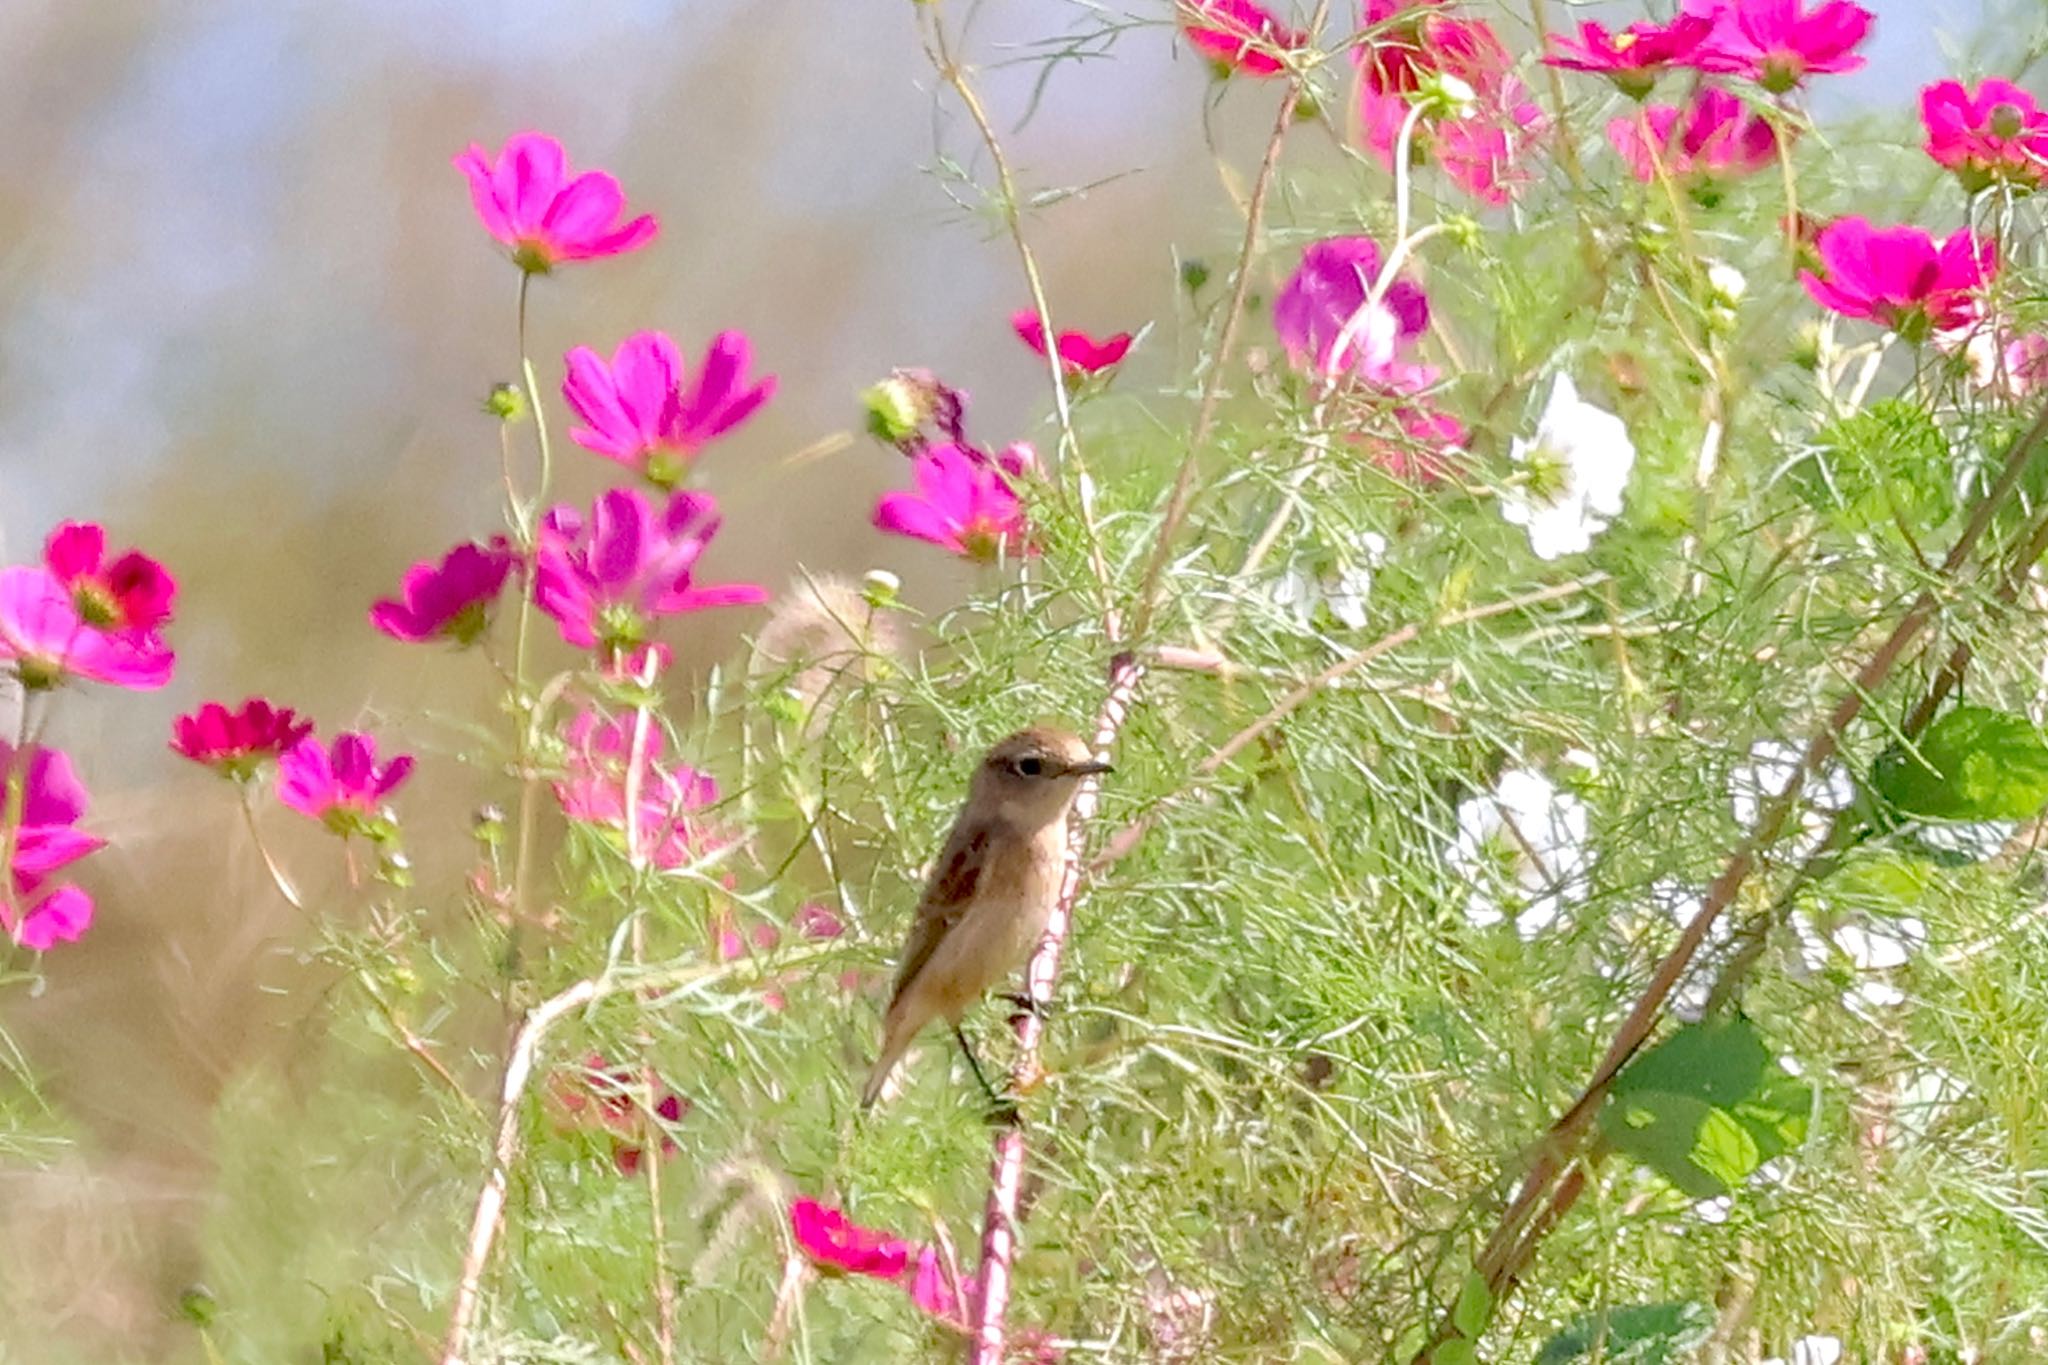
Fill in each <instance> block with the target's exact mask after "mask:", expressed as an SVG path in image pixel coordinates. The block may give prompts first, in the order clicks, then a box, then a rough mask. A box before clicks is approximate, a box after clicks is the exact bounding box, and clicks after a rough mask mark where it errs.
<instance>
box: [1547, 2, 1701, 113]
mask: <svg viewBox="0 0 2048 1365" xmlns="http://www.w3.org/2000/svg"><path fill="white" fill-rule="evenodd" d="M1713 29H1714V21H1713V20H1711V19H1708V18H1706V17H1705V16H1703V15H1698V14H1681V15H1679V16H1678V17H1677V18H1676V19H1673V20H1672V21H1671V22H1670V23H1668V24H1652V23H1634V24H1630V25H1629V26H1628V27H1627V28H1626V29H1624V30H1622V31H1621V32H1620V33H1610V32H1608V30H1607V25H1605V24H1596V23H1593V22H1592V21H1590V20H1588V21H1586V22H1583V23H1581V24H1580V25H1579V36H1578V37H1577V38H1576V39H1573V38H1567V37H1565V36H1564V35H1563V34H1560V33H1553V34H1551V35H1550V51H1549V53H1548V54H1547V55H1545V57H1544V58H1543V61H1544V63H1545V65H1548V66H1558V67H1563V68H1564V69H1565V70H1567V71H1590V72H1593V73H1594V74H1595V75H1600V76H1605V77H1607V79H1609V80H1611V81H1613V82H1614V83H1615V85H1617V86H1619V87H1620V88H1621V90H1622V92H1623V93H1624V94H1626V95H1628V97H1629V98H1631V99H1638V100H1639V99H1641V98H1643V97H1644V96H1645V95H1647V94H1649V93H1650V88H1651V87H1652V86H1654V85H1655V84H1656V83H1657V78H1658V77H1659V76H1661V75H1663V74H1664V73H1665V72H1666V71H1668V70H1670V69H1671V68H1672V67H1674V66H1682V65H1684V64H1685V62H1686V61H1687V60H1688V59H1689V58H1690V57H1691V56H1692V54H1693V51H1694V49H1696V48H1698V47H1699V45H1700V43H1701V41H1702V40H1703V39H1705V38H1706V36H1707V35H1708V34H1709V33H1711V32H1713Z"/></svg>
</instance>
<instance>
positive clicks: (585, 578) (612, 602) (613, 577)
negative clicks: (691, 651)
mask: <svg viewBox="0 0 2048 1365" xmlns="http://www.w3.org/2000/svg"><path fill="white" fill-rule="evenodd" d="M718 526H719V516H718V501H717V499H715V498H713V497H712V496H711V495H710V494H709V493H689V492H682V493H674V494H671V495H670V496H669V497H668V499H667V500H666V501H665V502H663V503H662V504H660V505H659V506H657V505H656V503H655V502H654V500H653V499H651V498H649V497H648V495H647V494H645V493H643V492H641V491H640V490H639V489H637V488H614V489H612V490H611V491H609V492H607V493H602V494H600V495H599V496H598V499H597V501H596V503H594V504H593V505H592V506H591V509H590V517H589V520H588V521H587V522H586V521H585V519H584V517H583V514H582V513H581V512H579V511H578V510H577V509H576V508H574V507H570V506H567V505H563V506H560V507H557V508H555V509H554V510H552V511H550V512H549V513H548V514H547V515H546V516H544V517H542V518H541V523H540V534H539V540H538V544H537V545H536V546H535V549H534V572H533V600H534V603H535V605H537V606H538V607H539V608H540V609H541V610H542V611H544V612H546V613H547V614H548V615H549V616H552V617H554V618H555V625H556V626H557V628H559V629H560V630H561V632H562V638H563V639H564V640H567V641H568V642H569V643H570V644H572V645H575V646H577V647H578V648H581V649H597V650H601V651H603V652H604V653H605V655H606V656H607V657H610V656H612V655H616V654H619V653H628V652H631V651H632V650H635V649H637V648H638V647H639V646H641V645H643V644H645V643H646V642H647V637H648V632H649V631H650V630H652V629H653V627H654V622H655V620H656V618H658V617H662V616H674V615H678V614H680V613H683V612H689V611H702V610H704V609H705V608H707V607H728V606H745V605H748V604H750V603H754V602H765V601H767V600H768V593H767V590H766V589H764V588H762V587H760V586H758V585H756V584H753V583H716V584H711V585H709V586H704V585H700V584H698V583H697V582H696V581H695V578H694V576H693V575H694V570H695V569H696V565H697V559H698V557H699V556H701V555H702V554H703V553H704V550H705V547H706V546H708V545H710V543H711V539H712V537H713V536H715V535H717V534H718Z"/></svg>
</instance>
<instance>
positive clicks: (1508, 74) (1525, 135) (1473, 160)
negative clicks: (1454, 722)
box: [1351, 0, 1546, 205]
mask: <svg viewBox="0 0 2048 1365" xmlns="http://www.w3.org/2000/svg"><path fill="white" fill-rule="evenodd" d="M1362 17H1363V19H1364V22H1365V24H1366V25H1367V26H1368V28H1369V29H1370V31H1371V33H1372V37H1371V38H1370V39H1369V40H1367V41H1366V42H1363V43H1360V44H1358V45H1356V46H1354V47H1353V48H1352V49H1351V59H1352V61H1353V62H1354V63H1355V64H1356V65H1357V67H1358V69H1359V82H1358V112H1359V123H1360V128H1361V131H1362V133H1363V135H1364V139H1365V147H1366V150H1367V151H1369V152H1370V153H1372V155H1373V156H1374V157H1375V158H1376V159H1377V160H1378V161H1379V162H1380V164H1381V165H1383V166H1386V167H1387V168H1389V169H1392V168H1393V165H1394V158H1395V157H1396V156H1397V155H1398V154H1399V151H1400V143H1401V130H1402V128H1403V127H1404V126H1406V125H1407V124H1408V121H1409V117H1410V113H1411V111H1412V110H1413V108H1414V106H1415V104H1416V102H1417V101H1418V100H1420V99H1424V98H1426V97H1427V95H1428V91H1429V90H1430V88H1431V87H1432V86H1434V87H1438V88H1441V89H1445V90H1448V89H1451V88H1453V87H1455V88H1458V89H1460V90H1461V91H1462V92H1464V94H1465V96H1466V97H1465V98H1462V99H1461V100H1460V101H1459V102H1458V103H1459V106H1460V107H1459V109H1458V110H1457V111H1455V112H1446V111H1445V110H1444V109H1441V108H1436V109H1432V110H1431V111H1429V112H1427V113H1426V114H1425V115H1423V116H1420V117H1419V118H1418V119H1417V122H1416V124H1415V127H1414V131H1413V133H1412V134H1411V135H1410V141H1409V151H1410V155H1411V156H1412V157H1415V158H1418V159H1423V158H1426V159H1433V160H1434V161H1435V162H1436V163H1437V164H1438V165H1439V166H1441V167H1442V168H1443V172H1444V174H1445V175H1446V176H1448V177H1449V178H1450V179H1451V181H1452V183H1453V184H1456V185H1457V186H1458V187H1459V188H1461V189H1463V190H1464V191H1465V192H1466V193H1468V194H1470V195H1472V196H1474V197H1475V198H1477V199H1479V200H1481V201H1482V202H1485V203H1488V204H1496V205H1499V204H1505V203H1507V202H1508V201H1509V200H1511V199H1512V198H1513V197H1514V195H1515V192H1516V191H1517V190H1518V189H1519V188H1520V186H1521V185H1522V184H1523V183H1524V182H1526V181H1527V180H1528V178H1529V176H1528V172H1527V171H1526V170H1525V169H1524V168H1523V165H1522V163H1523V162H1524V161H1525V160H1526V153H1527V151H1528V149H1529V147H1530V146H1531V145H1532V144H1533V142H1534V141H1535V139H1536V138H1537V136H1538V135H1539V134H1541V132H1542V131H1543V128H1544V126H1545V123H1546V120H1545V118H1544V115H1543V110H1542V108H1541V107H1540V106H1539V105H1538V104H1537V103H1536V102H1535V101H1534V100H1532V99H1530V98H1529V92H1528V89H1527V87H1525V86H1524V85H1523V84H1522V82H1521V81H1520V80H1519V79H1518V78H1517V77H1516V76H1515V74H1514V59H1513V58H1512V57H1511V56H1510V55H1509V53H1508V50H1507V48H1506V47H1505V46H1503V45H1502V43H1501V41H1500V38H1499V36H1498V35H1496V34H1495V33H1494V31H1493V26H1492V25H1490V24H1488V23H1486V22H1485V21H1484V20H1481V19H1455V18H1451V17H1449V16H1447V15H1445V14H1442V13H1439V12H1438V11H1437V7H1436V6H1435V5H1434V4H1416V5H1403V4H1400V3H1390V0H1365V3H1364V5H1363V7H1362Z"/></svg>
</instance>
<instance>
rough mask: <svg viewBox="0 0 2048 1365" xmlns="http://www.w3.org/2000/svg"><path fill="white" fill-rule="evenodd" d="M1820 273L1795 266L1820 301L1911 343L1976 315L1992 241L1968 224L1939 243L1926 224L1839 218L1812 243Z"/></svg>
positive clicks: (1991, 269) (1990, 269)
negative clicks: (1875, 224) (1822, 272)
mask: <svg viewBox="0 0 2048 1365" xmlns="http://www.w3.org/2000/svg"><path fill="white" fill-rule="evenodd" d="M1814 246H1815V250H1816V251H1817V252H1818V253H1819V255H1820V260H1821V265H1822V266H1823V268H1824V269H1825V271H1826V273H1825V275H1817V274H1815V273H1814V272H1813V271H1811V270H1802V271H1800V272H1799V281H1800V283H1801V284H1804V285H1805V286H1806V292H1807V293H1808V294H1811V295H1812V296H1813V299H1814V302H1816V303H1818V304H1820V306H1821V307H1823V308H1827V309H1831V310H1832V311H1834V312H1837V313H1840V314H1841V315H1842V316H1843V317H1845V318H1866V319H1868V320H1869V321H1871V322H1876V323H1881V324H1882V325H1884V326H1885V327H1888V328H1890V329H1891V330H1892V331H1895V332H1897V333H1898V334H1899V335H1900V336H1902V337H1904V338H1906V339H1907V340H1908V341H1922V340H1925V339H1926V337H1927V334H1928V333H1929V331H1930V330H1932V331H1946V330H1947V329H1949V328H1953V327H1960V326H1963V325H1965V324H1967V323H1970V322H1972V321H1974V320H1975V319H1976V318H1977V316H1978V315H1979V313H1980V311H1981V306H1980V301H1979V299H1978V291H1979V290H1981V289H1982V288H1983V287H1984V285H1985V284H1986V283H1988V282H1989V281H1990V279H1991V278H1992V276H1993V275H1995V274H1997V272H1998V249H1997V246H1996V244H1995V243H1993V242H1991V241H1989V240H1988V239H1984V238H1979V237H1977V236H1976V235H1975V234H1974V233H1972V232H1971V231H1970V230H1969V229H1968V228H1964V229H1962V230H1960V231H1958V232H1955V233H1953V234H1951V235H1950V236H1949V237H1948V239H1947V240H1946V241H1940V242H1937V241H1936V240H1935V239H1934V238H1933V237H1932V236H1931V235H1929V234H1928V232H1927V231H1926V230H1925V229H1924V228H1917V227H1913V226H1912V225H1910V224H1902V225H1900V226H1898V227H1888V228H1879V227H1872V226H1871V225H1870V223H1869V222H1868V221H1867V220H1866V219H1862V218H1838V219H1836V220H1835V221H1834V222H1832V223H1830V224H1828V225H1827V226H1826V227H1824V228H1822V229H1821V232H1820V237H1819V239H1818V240H1817V241H1816V242H1815V244H1814Z"/></svg>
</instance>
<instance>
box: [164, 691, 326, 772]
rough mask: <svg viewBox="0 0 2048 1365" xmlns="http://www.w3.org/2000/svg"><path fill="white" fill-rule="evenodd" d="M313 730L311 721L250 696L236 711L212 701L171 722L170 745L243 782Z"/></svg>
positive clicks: (181, 752)
mask: <svg viewBox="0 0 2048 1365" xmlns="http://www.w3.org/2000/svg"><path fill="white" fill-rule="evenodd" d="M312 733H313V722H312V721H310V720H301V719H299V717H298V715H297V714H296V713H295V712H293V711H292V709H291V708H290V707H288V706H272V705H271V704H270V703H269V702H267V701H265V700H263V699H262V698H261V697H251V698H249V700H247V701H245V702H243V703H242V706H241V709H240V710H238V711H230V710H228V708H227V707H225V706H223V705H221V704H220V703H219V702H217V701H210V702H207V703H206V704H205V705H204V706H202V707H200V708H199V709H198V710H197V711H193V712H191V713H189V714H187V715H182V716H179V717H178V718H177V719H176V720H174V721H172V722H171V748H172V749H173V750H175V751H176V752H178V753H180V754H183V755H184V756H185V757H186V758H189V759H191V760H192V761H193V762H194V763H203V764H205V765H206V766H207V767H209V768H212V769H213V770H214V771H215V772H217V773H219V774H220V775H221V776H222V777H226V778H230V779H232V780H234V781H237V782H239V781H243V780H245V779H247V778H249V777H253V776H254V775H255V773H256V769H257V768H258V767H259V766H260V765H261V764H263V763H264V762H266V761H267V760H270V759H274V758H276V757H277V756H278V755H279V754H282V753H283V752H284V751H285V750H286V749H289V748H291V747H292V746H293V745H294V744H297V743H298V742H299V741H300V740H302V739H304V738H305V737H306V736H307V735H310V734H312Z"/></svg>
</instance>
